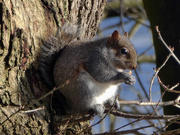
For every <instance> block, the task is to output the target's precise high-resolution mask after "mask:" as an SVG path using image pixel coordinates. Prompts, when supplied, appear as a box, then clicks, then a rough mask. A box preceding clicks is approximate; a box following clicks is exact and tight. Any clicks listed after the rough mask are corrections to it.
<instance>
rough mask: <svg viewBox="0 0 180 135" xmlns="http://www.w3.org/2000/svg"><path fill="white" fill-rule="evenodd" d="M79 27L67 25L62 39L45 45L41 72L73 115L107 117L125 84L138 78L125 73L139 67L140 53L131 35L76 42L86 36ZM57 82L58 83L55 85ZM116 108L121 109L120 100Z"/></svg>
mask: <svg viewBox="0 0 180 135" xmlns="http://www.w3.org/2000/svg"><path fill="white" fill-rule="evenodd" d="M80 32H81V29H80V28H79V27H78V26H76V25H69V24H67V25H66V24H65V25H64V26H63V27H62V29H61V31H60V32H59V36H58V37H51V38H50V39H49V40H48V41H45V42H44V44H43V45H42V49H41V52H40V64H39V69H40V71H41V75H42V77H43V78H44V80H45V81H46V83H47V84H48V85H51V86H52V87H55V86H56V87H58V86H61V85H62V84H64V83H65V82H66V81H69V84H68V85H65V86H64V87H63V88H61V89H59V91H60V93H62V94H63V96H64V97H65V99H66V105H65V111H66V112H67V113H69V114H78V113H82V112H88V111H90V110H92V111H93V113H94V114H98V115H99V116H103V114H104V111H105V106H106V105H109V106H112V105H113V103H114V101H115V97H116V95H117V90H118V86H119V85H120V84H121V83H125V84H128V85H132V84H134V83H135V77H134V76H132V75H131V74H130V73H129V72H127V71H126V72H125V71H124V70H126V69H127V70H134V69H136V67H137V54H136V50H135V48H134V46H133V45H132V44H131V42H130V41H129V40H128V33H127V32H125V33H124V35H120V34H119V32H118V31H116V30H115V31H114V32H113V33H112V35H111V36H109V37H105V38H101V39H98V40H94V41H84V40H79V41H77V40H76V39H77V38H78V36H79V35H80V34H82V33H80ZM53 82H54V83H53ZM115 108H119V103H118V100H117V99H116V101H115Z"/></svg>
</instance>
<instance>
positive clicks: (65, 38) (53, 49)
mask: <svg viewBox="0 0 180 135" xmlns="http://www.w3.org/2000/svg"><path fill="white" fill-rule="evenodd" d="M79 35H80V30H79V26H77V25H72V24H70V23H66V24H64V26H63V27H62V28H61V30H59V31H58V34H57V36H50V38H49V39H48V40H46V41H43V44H42V45H41V51H40V57H39V71H40V75H41V77H42V78H43V80H44V81H45V82H46V83H47V84H48V86H49V87H51V88H53V87H54V86H55V84H54V80H53V68H54V65H55V62H56V60H57V58H58V56H59V55H60V54H61V52H62V51H63V49H64V48H65V46H66V45H68V44H70V43H71V42H72V41H74V40H75V39H77V37H79Z"/></svg>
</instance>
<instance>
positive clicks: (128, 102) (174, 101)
mask: <svg viewBox="0 0 180 135" xmlns="http://www.w3.org/2000/svg"><path fill="white" fill-rule="evenodd" d="M119 104H120V105H139V106H157V105H158V106H169V105H177V103H176V100H171V101H165V102H160V103H159V102H142V101H119ZM178 104H179V103H178Z"/></svg>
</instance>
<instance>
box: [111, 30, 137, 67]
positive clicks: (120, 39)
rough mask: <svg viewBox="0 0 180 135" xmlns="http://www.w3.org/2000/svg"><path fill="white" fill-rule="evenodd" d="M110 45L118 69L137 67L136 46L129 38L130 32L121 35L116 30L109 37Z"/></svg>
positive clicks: (114, 63) (113, 60)
mask: <svg viewBox="0 0 180 135" xmlns="http://www.w3.org/2000/svg"><path fill="white" fill-rule="evenodd" d="M108 47H109V49H111V52H112V53H111V54H112V55H113V56H112V62H113V63H112V64H113V65H114V66H115V68H116V69H117V70H126V69H129V70H134V69H136V68H137V54H136V50H135V48H134V46H133V45H132V44H131V42H130V41H129V40H128V33H127V32H125V33H124V35H120V34H119V32H118V31H117V30H115V31H114V32H113V33H112V35H111V36H110V38H109V39H108Z"/></svg>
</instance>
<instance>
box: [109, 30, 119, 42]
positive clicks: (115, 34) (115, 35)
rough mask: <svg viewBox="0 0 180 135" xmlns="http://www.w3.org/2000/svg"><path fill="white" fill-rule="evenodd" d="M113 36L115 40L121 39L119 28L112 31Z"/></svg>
mask: <svg viewBox="0 0 180 135" xmlns="http://www.w3.org/2000/svg"><path fill="white" fill-rule="evenodd" d="M111 38H112V39H113V40H119V39H120V35H119V32H118V31H117V30H115V31H114V32H113V33H112V36H111Z"/></svg>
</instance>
